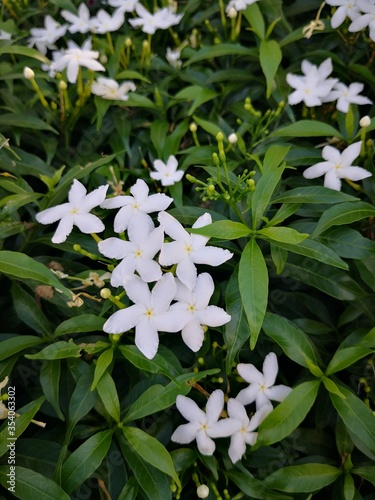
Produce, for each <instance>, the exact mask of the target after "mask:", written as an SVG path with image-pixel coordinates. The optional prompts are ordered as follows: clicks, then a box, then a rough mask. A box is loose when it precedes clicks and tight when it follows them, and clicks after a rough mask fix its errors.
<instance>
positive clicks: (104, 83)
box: [91, 77, 136, 101]
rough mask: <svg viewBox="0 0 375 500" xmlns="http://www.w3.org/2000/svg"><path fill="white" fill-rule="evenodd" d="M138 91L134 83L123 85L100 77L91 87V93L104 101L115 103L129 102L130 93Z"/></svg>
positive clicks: (124, 83)
mask: <svg viewBox="0 0 375 500" xmlns="http://www.w3.org/2000/svg"><path fill="white" fill-rule="evenodd" d="M135 89H136V87H135V85H134V83H133V82H123V83H121V85H120V84H119V83H117V82H116V80H113V79H112V78H105V77H99V78H98V79H97V81H96V82H93V83H92V85H91V92H92V93H93V94H95V95H98V96H100V97H101V98H102V99H109V100H114V101H127V100H128V99H129V96H128V95H127V94H128V92H130V91H132V92H134V91H135Z"/></svg>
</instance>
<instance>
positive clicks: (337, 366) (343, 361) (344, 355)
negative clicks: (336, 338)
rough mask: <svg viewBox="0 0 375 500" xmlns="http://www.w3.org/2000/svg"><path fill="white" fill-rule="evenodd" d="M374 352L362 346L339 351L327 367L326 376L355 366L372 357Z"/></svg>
mask: <svg viewBox="0 0 375 500" xmlns="http://www.w3.org/2000/svg"><path fill="white" fill-rule="evenodd" d="M372 352H373V350H372V349H369V348H367V347H362V346H354V347H345V348H343V349H339V350H338V351H336V352H335V354H334V355H333V358H332V359H331V361H330V363H329V365H328V367H327V371H326V375H332V373H336V372H339V371H341V370H344V368H347V367H348V366H351V365H353V364H354V363H355V362H356V361H358V360H359V359H362V358H364V357H365V356H368V355H370V354H371V353H372Z"/></svg>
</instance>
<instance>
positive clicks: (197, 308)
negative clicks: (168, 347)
mask: <svg viewBox="0 0 375 500" xmlns="http://www.w3.org/2000/svg"><path fill="white" fill-rule="evenodd" d="M176 284H177V292H176V296H175V300H177V301H178V302H176V303H175V304H172V306H171V310H172V311H176V310H177V311H181V314H187V323H186V325H185V326H184V327H183V329H182V332H181V334H182V339H183V341H184V342H185V344H186V345H187V346H188V347H189V348H190V349H191V350H192V351H194V352H197V351H199V349H200V348H201V347H202V344H203V340H204V329H203V325H205V326H221V325H224V324H225V323H228V321H230V316H229V314H227V313H226V312H225V311H224V309H222V308H221V307H217V306H209V305H208V303H209V301H210V298H211V296H212V294H213V293H214V290H215V285H214V280H213V279H212V276H210V275H209V274H208V273H202V274H199V275H198V277H197V281H196V284H195V287H194V289H193V290H192V291H190V290H189V289H188V288H187V287H186V286H185V285H183V284H182V283H181V282H180V281H179V280H176Z"/></svg>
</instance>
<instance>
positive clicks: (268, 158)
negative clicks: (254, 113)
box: [254, 4, 291, 172]
mask: <svg viewBox="0 0 375 500" xmlns="http://www.w3.org/2000/svg"><path fill="white" fill-rule="evenodd" d="M254 5H255V4H254ZM290 148H291V146H283V145H281V144H273V145H272V146H270V147H269V148H268V149H267V151H266V154H265V155H264V159H263V169H264V171H265V172H267V170H276V169H277V167H279V166H280V165H281V163H282V162H283V160H284V158H285V156H286V155H287V154H288V152H289V150H290Z"/></svg>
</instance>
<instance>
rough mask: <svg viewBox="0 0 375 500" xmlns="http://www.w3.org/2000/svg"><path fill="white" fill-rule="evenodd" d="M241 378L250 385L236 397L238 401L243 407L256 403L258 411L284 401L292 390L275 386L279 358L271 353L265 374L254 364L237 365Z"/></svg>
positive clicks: (267, 357)
mask: <svg viewBox="0 0 375 500" xmlns="http://www.w3.org/2000/svg"><path fill="white" fill-rule="evenodd" d="M237 370H238V373H239V374H240V376H241V377H242V378H243V379H244V380H246V382H248V383H249V384H250V385H249V387H247V388H246V389H242V391H240V392H239V393H238V395H237V397H236V399H237V401H239V402H240V403H242V404H243V405H247V404H250V403H253V402H254V401H255V404H256V409H257V410H260V408H262V406H264V405H268V404H271V400H272V401H282V400H283V399H285V398H286V397H287V395H288V394H289V393H290V391H291V390H292V389H291V388H290V387H287V386H286V385H274V383H275V380H276V376H277V372H278V370H279V366H278V363H277V356H276V354H275V353H274V352H270V353H269V354H267V356H266V357H265V358H264V363H263V373H262V372H260V371H259V370H258V369H257V368H255V366H254V365H252V364H246V363H240V364H238V365H237Z"/></svg>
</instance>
